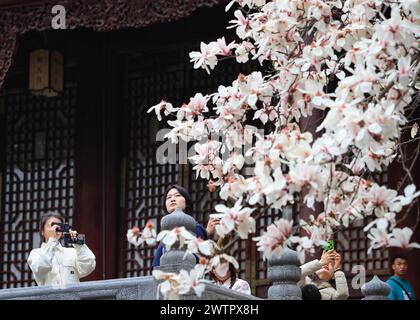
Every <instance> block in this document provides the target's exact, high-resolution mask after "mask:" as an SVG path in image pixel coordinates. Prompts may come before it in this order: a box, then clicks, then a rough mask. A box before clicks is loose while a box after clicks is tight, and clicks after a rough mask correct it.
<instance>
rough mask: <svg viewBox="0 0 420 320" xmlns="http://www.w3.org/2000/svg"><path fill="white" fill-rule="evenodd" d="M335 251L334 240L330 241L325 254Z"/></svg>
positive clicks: (325, 248)
mask: <svg viewBox="0 0 420 320" xmlns="http://www.w3.org/2000/svg"><path fill="white" fill-rule="evenodd" d="M330 250H334V240H328V241H327V244H326V245H325V246H324V252H327V251H330Z"/></svg>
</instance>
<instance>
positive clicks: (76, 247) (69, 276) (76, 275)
mask: <svg viewBox="0 0 420 320" xmlns="http://www.w3.org/2000/svg"><path fill="white" fill-rule="evenodd" d="M63 223H64V217H63V216H62V215H61V214H59V213H58V212H49V213H46V214H44V215H43V216H42V217H41V221H40V224H39V233H40V236H41V239H42V243H41V247H40V248H36V249H33V250H32V251H31V253H30V254H29V257H28V264H29V267H30V268H31V270H32V272H33V274H34V277H35V281H36V283H37V284H38V285H39V286H43V285H66V284H69V283H77V282H79V281H80V278H83V277H86V276H88V275H89V274H91V273H92V272H93V270H95V267H96V258H95V255H94V254H93V252H92V251H91V250H90V249H89V248H88V246H87V245H86V244H83V245H80V244H73V247H71V248H66V247H63V246H62V245H61V244H60V239H61V238H62V236H63V233H62V232H60V225H61V224H63ZM69 233H70V236H71V238H72V239H76V238H77V235H78V233H77V231H76V230H71V229H70V230H69Z"/></svg>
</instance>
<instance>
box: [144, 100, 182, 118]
mask: <svg viewBox="0 0 420 320" xmlns="http://www.w3.org/2000/svg"><path fill="white" fill-rule="evenodd" d="M162 110H163V111H164V113H165V116H167V115H168V114H170V113H171V112H176V111H177V110H178V109H177V108H174V107H173V106H172V104H171V103H169V102H166V101H164V100H162V101H161V102H159V103H158V104H156V105H154V106H153V107H151V108H150V109H149V110H147V113H150V112H152V111H154V112H155V113H156V116H157V118H158V120H159V121H162V116H161V112H162Z"/></svg>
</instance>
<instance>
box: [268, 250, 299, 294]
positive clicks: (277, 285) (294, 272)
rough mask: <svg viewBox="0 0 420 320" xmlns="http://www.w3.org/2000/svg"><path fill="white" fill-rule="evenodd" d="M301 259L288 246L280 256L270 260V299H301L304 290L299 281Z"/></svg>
mask: <svg viewBox="0 0 420 320" xmlns="http://www.w3.org/2000/svg"><path fill="white" fill-rule="evenodd" d="M301 274H302V272H301V270H300V260H299V258H298V255H297V252H296V251H293V250H290V249H288V248H286V249H285V250H284V251H283V254H282V255H281V256H280V257H272V258H270V259H269V260H268V279H269V280H270V282H271V283H272V285H271V286H270V288H268V299H272V300H301V299H302V291H301V289H300V288H299V287H298V285H297V282H298V281H299V280H300V277H301Z"/></svg>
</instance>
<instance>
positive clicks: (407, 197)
mask: <svg viewBox="0 0 420 320" xmlns="http://www.w3.org/2000/svg"><path fill="white" fill-rule="evenodd" d="M415 191H416V186H415V185H414V184H410V185H408V186H407V187H405V189H404V195H403V196H398V197H395V198H394V199H393V201H399V202H401V204H402V205H403V206H406V205H408V204H410V203H411V202H413V200H414V199H415V198H417V197H418V196H420V191H417V192H415Z"/></svg>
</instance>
